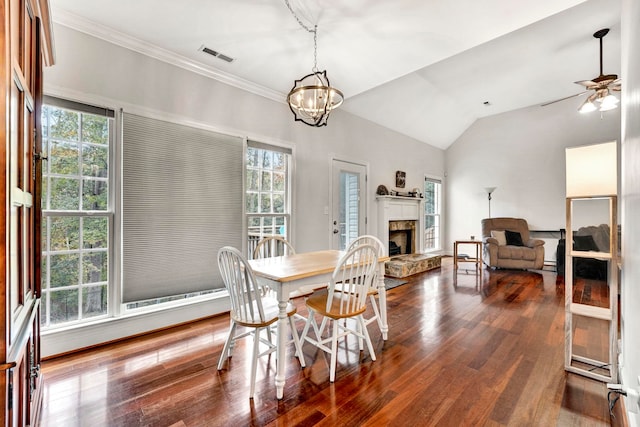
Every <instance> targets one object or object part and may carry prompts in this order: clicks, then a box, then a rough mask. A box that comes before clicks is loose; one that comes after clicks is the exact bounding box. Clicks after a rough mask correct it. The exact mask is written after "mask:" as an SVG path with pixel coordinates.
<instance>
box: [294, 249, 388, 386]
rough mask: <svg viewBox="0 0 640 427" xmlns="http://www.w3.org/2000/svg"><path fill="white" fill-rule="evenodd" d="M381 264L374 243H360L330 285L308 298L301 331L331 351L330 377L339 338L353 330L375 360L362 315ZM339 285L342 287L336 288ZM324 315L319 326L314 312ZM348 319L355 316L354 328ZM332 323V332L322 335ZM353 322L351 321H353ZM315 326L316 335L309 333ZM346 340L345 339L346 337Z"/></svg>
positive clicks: (317, 344)
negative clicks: (304, 320) (305, 317)
mask: <svg viewBox="0 0 640 427" xmlns="http://www.w3.org/2000/svg"><path fill="white" fill-rule="evenodd" d="M377 266H378V252H377V250H376V248H375V247H374V246H372V245H358V247H356V248H353V249H352V250H350V251H349V252H347V253H346V254H345V255H344V256H343V257H342V258H341V259H340V262H339V263H338V265H337V266H336V268H335V270H334V271H333V274H332V276H331V281H330V282H329V287H328V288H327V289H322V290H318V291H315V292H314V293H313V294H312V295H311V296H310V297H308V298H307V300H306V305H307V309H308V310H309V316H308V317H307V321H306V323H305V326H304V330H303V331H302V336H301V338H300V339H301V341H303V342H304V341H308V342H310V343H311V344H313V345H315V346H316V347H318V348H319V349H321V350H323V351H325V352H327V353H329V354H330V355H331V361H330V365H329V366H330V372H329V381H330V382H333V381H334V380H335V374H336V364H337V354H338V339H339V338H341V337H346V336H348V335H350V334H353V335H355V336H356V337H358V339H362V340H364V341H365V342H366V343H367V347H368V349H369V355H370V356H371V359H372V360H376V355H375V352H374V350H373V344H372V343H371V339H370V337H369V332H368V331H367V327H366V325H365V324H364V317H363V316H362V315H363V314H364V312H365V310H366V308H367V305H366V302H367V295H368V292H369V288H370V287H371V282H372V281H373V279H374V276H375V270H376V268H377ZM336 285H340V289H339V290H338V289H336ZM316 314H318V315H320V316H322V323H321V325H320V326H318V323H317V322H316V319H315V316H316ZM345 319H355V322H356V325H355V328H353V327H351V325H350V322H342V320H345ZM327 323H330V325H329V326H330V329H331V335H330V336H327V337H323V333H324V332H325V329H329V328H327ZM351 323H352V322H351ZM310 328H311V329H313V332H314V335H315V338H313V337H311V336H310V335H309V333H310ZM345 342H346V340H345Z"/></svg>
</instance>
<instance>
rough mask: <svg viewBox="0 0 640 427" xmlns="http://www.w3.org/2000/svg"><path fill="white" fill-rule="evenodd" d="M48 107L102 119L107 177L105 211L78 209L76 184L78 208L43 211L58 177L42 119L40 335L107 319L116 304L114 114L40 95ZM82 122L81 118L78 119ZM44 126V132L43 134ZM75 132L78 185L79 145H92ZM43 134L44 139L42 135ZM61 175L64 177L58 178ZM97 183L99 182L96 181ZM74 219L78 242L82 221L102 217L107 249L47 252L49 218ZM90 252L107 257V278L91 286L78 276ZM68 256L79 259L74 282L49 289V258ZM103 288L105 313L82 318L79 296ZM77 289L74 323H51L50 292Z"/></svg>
mask: <svg viewBox="0 0 640 427" xmlns="http://www.w3.org/2000/svg"><path fill="white" fill-rule="evenodd" d="M50 108H56V109H62V110H67V111H71V112H73V113H75V114H79V115H80V117H82V116H83V115H93V116H98V117H105V118H106V119H107V123H108V136H107V144H108V148H107V150H108V152H107V162H108V164H107V178H106V179H105V180H103V181H105V182H106V183H107V197H106V203H107V206H106V209H104V210H81V209H80V208H81V205H82V201H83V188H84V187H83V185H80V188H79V193H78V202H79V206H78V209H77V210H70V209H68V210H67V209H59V210H55V209H46V208H47V207H49V206H50V204H49V202H50V200H51V185H50V184H51V179H52V178H56V177H57V176H59V174H56V173H51V161H52V158H51V154H50V153H51V140H52V138H51V134H50V129H49V128H48V126H49V124H50V123H49V120H48V117H47V119H46V120H44V119H43V120H42V126H43V128H42V129H41V132H42V133H43V142H45V141H46V148H45V147H43V151H44V150H45V149H46V151H44V153H45V157H46V158H47V159H46V160H47V161H46V162H45V163H43V171H42V180H43V181H45V180H46V184H45V183H44V182H43V183H42V185H43V187H44V188H46V190H45V191H43V200H42V202H43V205H42V207H41V208H42V228H43V229H42V230H41V233H43V240H42V245H43V247H42V257H41V258H42V264H43V265H42V269H43V274H42V282H43V283H42V291H41V304H42V305H43V306H44V307H43V308H44V309H43V310H42V317H41V324H40V327H41V328H42V331H43V332H46V331H51V330H56V329H60V328H68V327H73V326H77V325H84V324H87V323H92V322H94V321H100V320H103V319H106V318H109V317H111V316H112V315H113V312H114V309H115V306H116V304H114V299H115V298H114V295H113V294H114V289H115V286H114V285H115V283H117V282H116V281H115V274H114V273H115V264H116V261H115V228H114V227H115V206H114V201H115V194H114V193H115V192H116V189H115V175H116V174H117V169H116V167H115V146H116V141H117V129H118V123H117V119H116V114H115V111H114V110H112V109H108V108H101V107H96V106H93V105H88V104H84V103H80V102H76V101H71V100H68V99H63V98H57V97H52V96H44V100H43V109H42V110H43V113H44V112H45V111H47V112H48V111H49V109H50ZM80 120H82V119H80ZM44 126H47V132H46V134H45V132H44V131H45V129H44ZM78 131H79V132H80V134H79V135H78V140H77V141H74V142H76V143H77V144H78V172H77V175H73V179H78V180H79V181H80V182H83V181H85V177H84V175H83V170H82V165H83V161H82V160H83V159H82V148H83V146H85V145H87V146H92V145H93V143H91V142H86V141H82V134H81V132H82V126H81V123H80V124H79V128H78ZM45 135H46V136H45ZM62 176H64V175H62ZM99 181H100V180H99ZM70 217H73V218H78V219H79V230H78V233H79V236H78V242H79V243H80V242H82V241H83V227H82V223H83V222H84V220H85V219H89V218H106V220H107V227H108V230H107V248H106V249H105V250H104V251H102V250H91V248H84V247H82V246H81V245H80V246H79V247H78V248H77V249H72V250H68V251H67V250H55V251H52V250H51V222H52V219H53V218H70ZM91 252H94V253H95V252H105V253H106V256H107V269H106V274H107V279H106V281H105V280H101V281H98V282H94V283H83V280H82V276H83V274H84V270H83V265H84V264H83V262H82V259H83V256H84V255H85V254H86V253H91ZM65 253H68V254H75V253H77V254H78V257H79V260H78V263H79V268H78V275H79V277H78V279H79V280H78V282H77V283H76V284H73V285H68V286H59V287H55V288H52V287H51V286H50V284H51V262H50V261H51V256H52V255H54V254H55V255H64V254H65ZM102 286H106V296H105V299H106V301H105V302H106V305H107V307H106V311H105V312H104V313H101V314H98V315H93V316H92V315H89V316H87V315H84V314H83V294H84V293H85V292H84V291H85V290H87V289H90V288H97V287H102ZM71 289H77V290H78V301H77V303H78V310H77V317H76V318H75V319H74V320H69V321H64V322H59V323H51V298H50V295H51V292H52V290H71Z"/></svg>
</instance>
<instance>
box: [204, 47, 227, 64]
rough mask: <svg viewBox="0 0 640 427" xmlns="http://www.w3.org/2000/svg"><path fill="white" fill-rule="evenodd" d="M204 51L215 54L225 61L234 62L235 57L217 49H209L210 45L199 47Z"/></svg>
mask: <svg viewBox="0 0 640 427" xmlns="http://www.w3.org/2000/svg"><path fill="white" fill-rule="evenodd" d="M198 50H200V51H202V52H204V53H208V54H209V55H211V56H215V57H216V58H218V59H222V60H223V61H226V62H233V61H234V59H233V58H232V57H230V56H227V55H225V54H224V53H220V52H218V51H216V50H213V49H209V48H208V47H206V46H205V45H202V46H200V49H198Z"/></svg>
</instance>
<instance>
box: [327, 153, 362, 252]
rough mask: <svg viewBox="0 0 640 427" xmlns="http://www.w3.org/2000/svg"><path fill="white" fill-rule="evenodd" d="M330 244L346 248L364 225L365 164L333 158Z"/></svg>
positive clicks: (335, 247)
mask: <svg viewBox="0 0 640 427" xmlns="http://www.w3.org/2000/svg"><path fill="white" fill-rule="evenodd" d="M331 169H332V185H331V189H332V197H331V198H332V213H331V218H332V219H331V247H332V248H333V249H340V250H342V249H345V248H346V247H347V245H349V243H351V242H352V241H353V239H355V238H356V237H358V236H359V235H361V234H365V229H366V212H365V211H366V208H365V206H366V205H367V204H366V197H365V194H366V192H365V188H366V179H367V174H366V172H367V168H366V166H364V165H361V164H357V163H351V162H346V161H342V160H336V159H333V160H332V165H331Z"/></svg>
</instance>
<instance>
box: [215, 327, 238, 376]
mask: <svg viewBox="0 0 640 427" xmlns="http://www.w3.org/2000/svg"><path fill="white" fill-rule="evenodd" d="M235 333H236V322H234V321H233V320H232V321H231V325H229V335H228V336H227V340H226V341H225V343H224V347H222V354H221V355H220V360H219V361H218V371H219V370H221V369H222V365H224V361H225V360H226V359H227V357H231V349H232V344H233V342H234V337H235Z"/></svg>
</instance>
